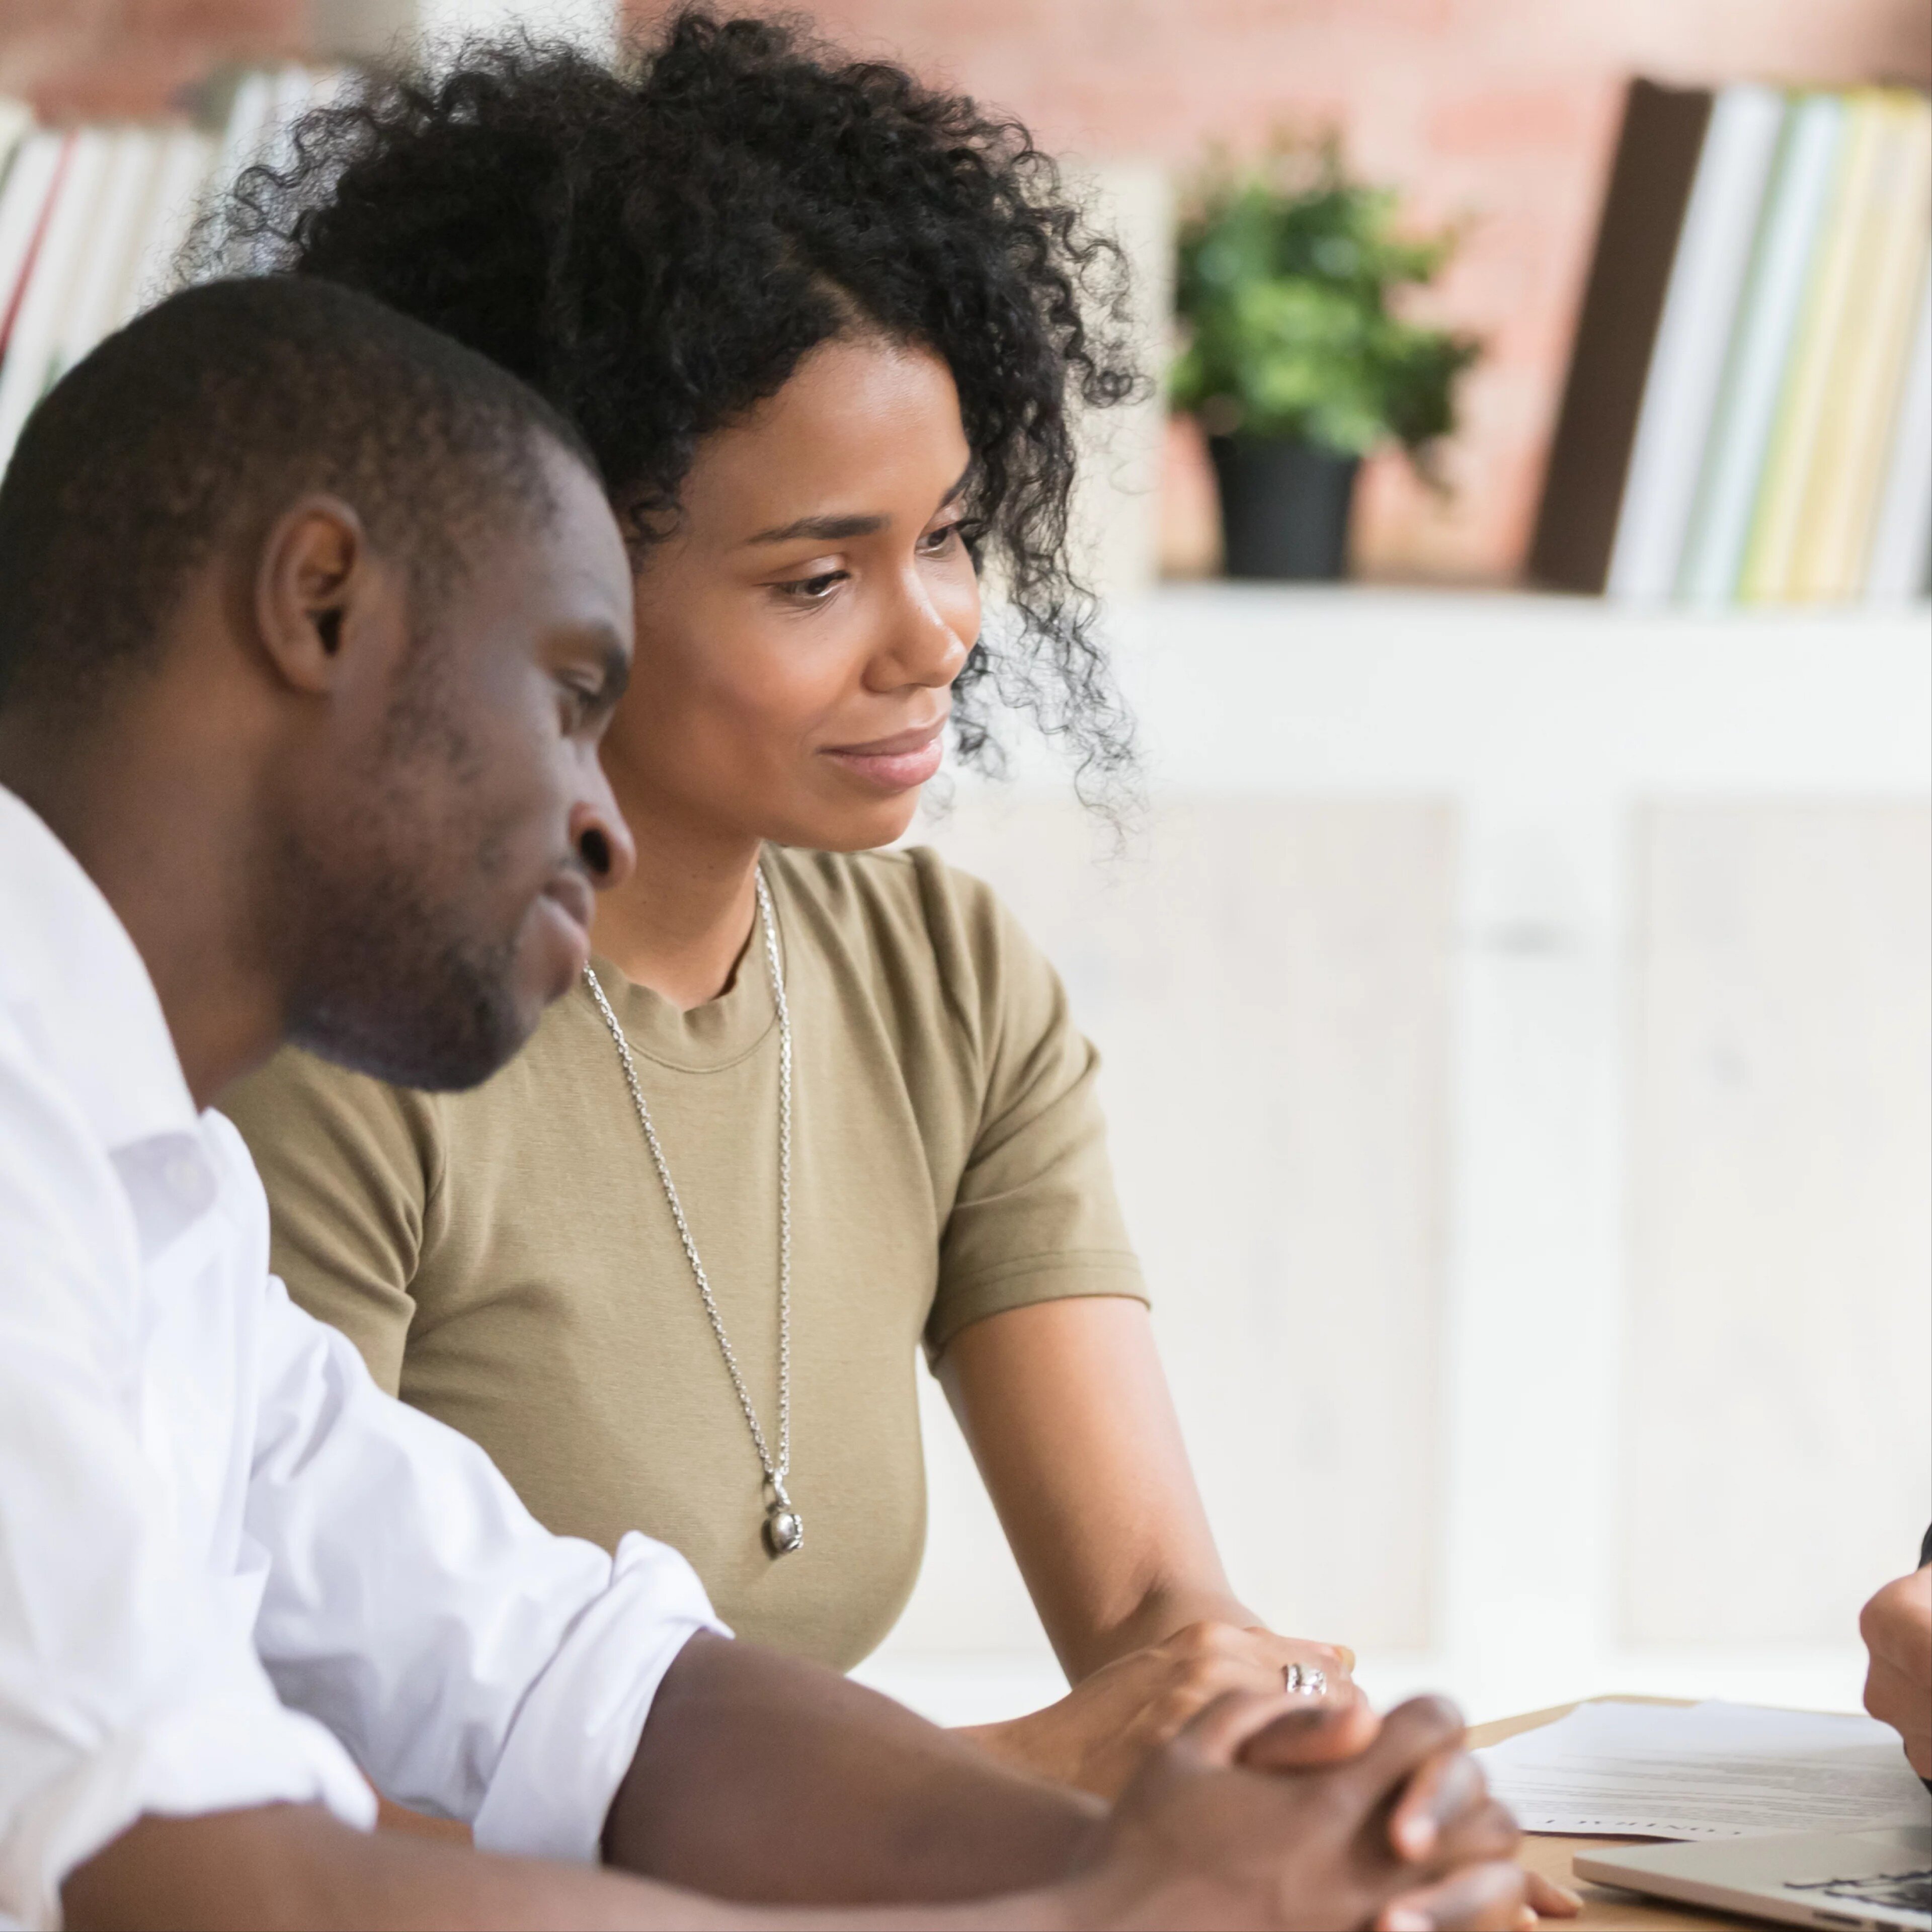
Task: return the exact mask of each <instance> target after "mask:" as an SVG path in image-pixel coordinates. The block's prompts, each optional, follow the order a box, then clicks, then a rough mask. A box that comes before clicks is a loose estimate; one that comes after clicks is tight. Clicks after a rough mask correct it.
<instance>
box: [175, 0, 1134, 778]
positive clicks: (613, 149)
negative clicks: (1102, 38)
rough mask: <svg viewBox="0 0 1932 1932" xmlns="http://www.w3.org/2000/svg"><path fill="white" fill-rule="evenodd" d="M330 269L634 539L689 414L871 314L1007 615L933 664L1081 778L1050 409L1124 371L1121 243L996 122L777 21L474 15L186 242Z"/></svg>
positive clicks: (654, 521) (264, 261)
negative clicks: (958, 490)
mask: <svg viewBox="0 0 1932 1932" xmlns="http://www.w3.org/2000/svg"><path fill="white" fill-rule="evenodd" d="M196 258H198V262H199V267H201V268H202V269H208V268H209V267H218V266H231V267H232V266H236V265H237V264H238V263H241V264H245V265H247V266H253V267H255V268H258V269H260V268H266V269H279V270H283V271H292V272H296V273H298V274H302V275H319V276H325V277H327V278H330V279H331V280H333V281H340V282H345V283H348V284H352V285H353V286H354V287H357V288H359V289H362V290H366V291H367V292H368V293H371V294H373V295H375V296H379V297H380V298H381V299H383V300H384V301H386V302H389V304H390V305H392V307H394V308H398V309H401V310H402V311H404V313H405V314H408V315H411V316H413V317H417V318H418V319H419V320H422V321H424V322H427V323H430V324H431V325H432V326H434V327H436V328H438V329H442V330H443V331H445V332H447V333H448V334H449V335H454V336H455V337H457V338H458V339H459V340H460V341H463V342H465V343H467V344H469V345H470V346H471V347H472V348H475V349H477V350H481V352H482V353H484V354H485V355H487V356H490V357H492V358H493V359H495V360H496V362H499V363H501V364H502V365H504V366H505V368H509V369H511V370H513V371H514V372H515V373H516V374H517V375H519V376H520V377H523V379H524V380H526V381H527V382H529V383H531V384H532V385H533V386H535V388H536V389H538V391H539V392H541V394H542V395H544V396H545V397H546V398H548V400H549V401H550V402H552V403H553V404H555V405H556V407H559V409H560V410H562V412H563V413H564V414H565V416H568V418H569V419H571V421H572V422H574V423H575V424H576V425H577V426H578V428H580V430H581V431H583V435H584V437H585V438H586V440H587V441H588V442H589V445H590V446H591V448H592V450H593V451H594V452H595V454H596V456H597V458H598V461H599V462H600V463H601V466H602V467H603V470H604V478H605V481H606V483H607V486H608V487H609V489H610V495H611V498H612V500H613V503H614V505H616V508H617V510H618V511H619V515H620V517H622V519H623V520H624V522H625V526H626V528H627V530H628V532H629V534H630V535H631V540H632V541H633V542H634V544H637V545H639V546H643V545H647V544H649V542H651V541H652V540H653V539H654V538H657V537H660V536H661V535H663V534H664V533H665V532H666V531H667V529H670V527H671V526H673V525H674V523H675V521H676V516H677V513H678V500H679V490H680V489H681V487H682V483H683V481H684V478H685V475H686V472H688V469H689V467H690V465H691V460H692V458H693V455H694V452H696V450H697V447H698V446H699V444H700V443H701V442H702V441H703V439H704V438H705V437H707V436H709V435H710V434H712V432H714V431H717V430H718V429H720V428H723V427H724V426H725V425H727V424H730V423H731V422H733V421H734V420H735V419H739V418H740V417H742V415H743V414H744V413H745V411H747V410H748V409H750V408H751V407H752V406H753V405H754V404H757V402H759V401H760V400H761V399H763V398H766V397H768V396H770V395H772V394H774V393H775V392H776V391H777V390H778V389H779V388H780V387H781V386H782V385H783V384H784V383H785V381H786V380H787V378H788V377H790V375H791V374H792V372H793V371H794V370H795V369H796V368H797V366H798V365H799V361H800V359H802V357H803V356H805V354H806V353H807V352H808V350H811V349H812V348H813V347H814V346H815V345H817V344H820V343H822V342H824V341H827V340H829V339H830V338H833V337H835V336H838V335H841V334H849V333H850V332H851V331H852V330H853V328H854V327H855V326H856V327H859V328H872V329H877V330H879V331H880V332H883V334H885V335H888V336H889V337H891V338H894V339H895V340H900V341H910V342H916V343H919V344H922V345H923V346H925V347H928V348H929V349H931V350H932V351H934V352H935V353H937V354H938V356H940V357H941V359H943V360H944V362H946V363H947V365H948V366H949V368H950V369H951V371H952V373H953V380H954V382H955V383H956V386H957V388H958V390H959V404H960V410H961V413H962V420H963V423H964V427H965V432H966V437H967V440H968V444H969V446H971V449H972V452H973V455H974V474H973V480H972V483H971V488H970V490H969V496H968V506H967V520H966V524H965V536H966V539H967V541H968V547H969V548H970V549H971V553H972V554H973V556H974V559H975V561H976V562H983V563H984V564H986V565H989V566H990V568H991V570H992V573H993V574H994V575H995V577H996V579H997V580H998V584H999V586H1000V595H1001V600H1002V601H1003V603H1004V606H1005V607H1006V610H1007V621H1006V622H1004V623H1001V624H997V625H995V627H994V629H995V636H994V637H993V638H992V639H990V640H989V638H986V637H983V638H982V639H981V640H980V644H979V645H978V646H977V648H976V649H974V652H973V653H972V655H971V658H969V660H968V664H967V666H966V668H965V671H964V672H963V673H962V675H961V676H960V678H959V682H958V685H956V703H955V709H954V714H953V715H954V718H955V721H956V729H957V734H958V740H959V750H960V752H961V754H962V757H965V759H966V760H968V762H971V763H978V764H980V765H981V766H989V765H991V766H995V767H997V766H998V763H999V762H1000V754H999V748H998V745H997V744H996V743H995V741H994V739H993V737H992V732H991V724H990V719H989V712H990V710H991V709H992V705H991V704H990V703H989V700H991V699H992V698H993V697H995V696H997V698H998V700H1000V701H1001V702H1004V703H1006V704H1008V705H1010V706H1019V707H1020V708H1022V709H1025V710H1027V711H1029V712H1031V713H1032V715H1034V718H1035V719H1036V720H1037V722H1038V723H1039V724H1040V727H1042V728H1043V730H1045V731H1046V732H1047V733H1049V735H1051V736H1055V737H1058V738H1060V739H1063V740H1064V741H1065V742H1067V745H1068V747H1069V748H1070V751H1072V752H1073V754H1074V757H1075V759H1076V763H1077V766H1078V768H1079V774H1080V778H1081V781H1082V787H1083V790H1094V789H1097V790H1099V791H1100V792H1102V793H1105V792H1106V791H1108V790H1110V789H1112V787H1110V785H1109V781H1110V780H1116V779H1120V778H1124V777H1125V776H1127V775H1128V774H1129V773H1130V771H1131V769H1132V763H1133V748H1132V737H1131V731H1130V726H1129V724H1128V721H1127V717H1126V715H1125V713H1124V711H1123V710H1122V709H1121V706H1120V704H1119V703H1118V700H1117V699H1116V697H1115V694H1114V691H1113V688H1112V682H1111V679H1109V676H1108V672H1107V666H1106V659H1105V657H1104V655H1103V652H1102V649H1101V648H1100V644H1099V643H1098V642H1097V637H1096V635H1095V622H1096V610H1095V605H1094V599H1093V598H1092V596H1091V594H1090V593H1089V592H1088V591H1087V590H1086V589H1085V588H1084V587H1083V586H1082V584H1081V583H1079V581H1078V580H1077V579H1076V576H1075V574H1074V573H1073V570H1072V569H1071V568H1070V564H1069V562H1068V556H1067V544H1068V508H1069V502H1070V494H1071V491H1072V487H1073V478H1074V471H1075V437H1074V433H1073V411H1074V410H1075V409H1076V407H1080V406H1087V407H1105V406H1107V405H1109V404H1115V403H1118V402H1120V401H1123V400H1124V399H1125V398H1128V397H1129V396H1130V395H1134V394H1136V392H1138V391H1139V388H1140V378H1139V376H1138V374H1137V373H1136V370H1135V368H1134V367H1133V362H1132V359H1131V357H1130V355H1129V353H1127V347H1126V344H1127V339H1128V338H1127V322H1126V317H1127V309H1126V293H1127V287H1126V272H1125V264H1124V260H1123V258H1122V256H1121V251H1120V250H1119V248H1118V246H1117V245H1115V243H1114V242H1112V240H1111V239H1109V238H1108V237H1107V236H1105V235H1104V234H1102V233H1097V232H1096V231H1095V230H1094V229H1093V228H1091V227H1090V226H1088V223H1087V222H1086V221H1085V219H1084V217H1083V215H1082V211H1081V210H1080V208H1079V206H1078V205H1077V203H1076V202H1075V200H1074V199H1073V198H1072V197H1071V196H1070V195H1069V193H1067V190H1066V189H1065V188H1064V186H1063V184H1062V181H1061V175H1060V171H1059V169H1058V167H1057V166H1056V165H1055V162H1054V160H1053V159H1052V157H1050V156H1049V155H1047V154H1043V153H1042V152H1041V151H1040V149H1039V148H1037V147H1036V146H1035V145H1034V142H1033V140H1032V138H1031V136H1030V135H1029V134H1028V132H1027V130H1026V129H1025V127H1022V126H1021V125H1020V124H1019V122H1017V121H1013V120H1010V119H1007V118H1000V117H998V116H995V115H990V114H989V113H986V111H985V110H983V109H982V108H981V107H980V106H979V105H978V104H976V103H975V102H974V101H972V100H971V99H970V98H967V97H965V96H964V95H957V94H947V93H944V92H938V91H937V90H935V89H930V88H927V87H925V86H921V85H920V84H919V83H918V82H917V81H916V80H914V79H913V77H911V76H910V74H907V73H905V72H904V71H902V70H901V69H900V68H897V67H895V66H892V65H886V64H884V63H882V62H854V61H851V60H849V59H847V58H844V56H842V55H839V54H838V53H837V52H835V50H834V49H829V48H828V47H826V46H823V44H822V43H819V42H817V41H816V40H814V39H813V38H811V36H810V34H809V32H808V30H807V28H805V26H804V25H803V24H802V23H799V22H796V21H789V20H772V19H769V18H762V17H761V18H755V19H754V18H721V17H718V16H717V15H715V13H712V11H710V10H709V9H708V8H706V7H691V8H687V9H685V10H680V11H679V13H676V15H675V16H674V17H673V18H672V19H671V20H670V22H669V23H668V24H667V26H665V27H664V28H663V29H662V31H661V32H660V33H659V34H658V35H657V36H656V37H655V38H654V39H653V40H651V41H649V42H643V43H637V44H635V45H634V46H632V47H631V49H630V50H629V52H628V54H627V55H626V56H625V58H623V59H622V60H621V61H619V62H616V63H614V64H606V63H605V62H602V61H600V60H598V58H595V57H593V56H592V55H589V54H586V53H585V52H583V51H581V50H580V49H575V48H573V47H571V46H568V45H565V44H559V43H548V42H544V41H539V40H533V39H531V38H529V37H516V38H512V39H509V40H496V41H484V42H477V41H472V42H470V43H467V44H466V46H464V47H463V49H462V50H461V52H460V54H459V55H458V57H457V58H456V59H455V62H454V64H453V65H445V66H444V67H443V68H442V69H441V70H440V71H439V72H437V73H435V74H427V73H425V74H396V75H391V76H388V77H377V78H373V79H372V80H371V81H370V82H369V83H368V84H367V86H365V87H364V88H363V89H361V90H360V91H359V93H358V94H357V95H356V97H355V98H352V99H350V100H349V101H346V102H344V103H342V104H337V105H334V106H331V107H324V108H321V109H318V110H314V111H312V112H311V113H309V114H308V115H305V117H304V118H303V119H302V121H301V122H300V123H299V124H298V126H297V127H296V130H295V132H294V136H293V142H292V143H291V145H290V147H289V148H288V149H287V154H286V157H285V159H284V160H283V161H282V162H281V163H279V164H277V163H264V164H263V165H260V166H256V167H254V168H251V169H248V170H247V171H246V172H245V173H244V174H243V175H242V177H241V178H240V180H239V182H238V184H236V187H235V189H234V190H233V192H232V193H231V194H230V196H229V198H228V199H227V201H226V203H225V204H223V205H220V206H219V207H217V208H216V209H215V210H214V211H213V212H212V214H211V215H210V216H209V217H206V218H205V220H204V221H203V223H202V228H201V230H200V233H199V237H198V239H197V241H196V243H195V244H194V245H193V255H192V256H191V258H190V259H191V261H193V260H196Z"/></svg>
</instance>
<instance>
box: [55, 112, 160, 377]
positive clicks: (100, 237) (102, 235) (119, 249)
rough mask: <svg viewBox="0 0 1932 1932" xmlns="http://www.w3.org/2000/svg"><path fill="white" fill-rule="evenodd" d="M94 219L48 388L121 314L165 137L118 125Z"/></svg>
mask: <svg viewBox="0 0 1932 1932" xmlns="http://www.w3.org/2000/svg"><path fill="white" fill-rule="evenodd" d="M107 141H108V154H107V161H106V163H105V164H104V168H103V170H102V175H101V187H100V190H99V193H98V195H97V196H96V198H95V205H94V210H93V213H92V216H91V217H90V219H89V230H88V236H87V245H86V248H85V250H84V251H83V253H82V254H81V257H80V261H79V263H78V264H77V269H76V273H75V275H74V284H73V286H72V287H71V289H70V290H69V291H68V299H67V301H66V302H65V305H64V308H63V313H62V316H61V318H60V323H59V327H58V334H57V335H56V338H55V341H54V344H53V345H52V353H51V354H50V355H49V357H48V360H47V370H46V377H45V378H44V380H43V389H47V388H51V387H52V385H53V384H54V383H57V382H58V381H59V380H60V379H61V377H63V376H64V375H65V374H67V372H68V370H70V369H71V368H73V367H74V365H75V364H76V363H77V362H79V361H80V359H81V358H82V357H83V356H85V355H86V353H87V352H88V351H89V350H90V349H92V347H94V346H95V344H96V343H97V342H98V341H100V340H101V338H102V337H103V336H104V335H107V332H108V331H109V330H110V329H112V328H113V326H114V324H115V318H116V317H118V315H119V314H120V313H121V302H122V301H123V299H124V296H125V293H126V290H127V283H128V282H129V281H130V279H131V278H133V272H134V267H135V263H136V259H137V257H138V254H139V245H140V233H141V225H142V217H143V216H144V215H145V214H146V212H147V205H148V199H149V197H150V196H151V194H152V193H153V192H154V170H155V166H156V163H157V162H158V160H160V145H161V137H160V134H159V133H157V132H155V131H153V130H150V129H148V128H145V127H120V128H116V129H115V130H114V131H113V133H110V134H109V136H107Z"/></svg>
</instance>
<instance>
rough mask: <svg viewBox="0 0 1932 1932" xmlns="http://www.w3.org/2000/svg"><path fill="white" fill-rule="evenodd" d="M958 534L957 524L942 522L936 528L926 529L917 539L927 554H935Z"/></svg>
mask: <svg viewBox="0 0 1932 1932" xmlns="http://www.w3.org/2000/svg"><path fill="white" fill-rule="evenodd" d="M958 535H959V525H958V524H957V523H942V524H941V525H940V526H939V528H938V529H936V530H928V531H927V532H926V534H925V535H924V536H922V537H921V538H919V548H920V549H921V550H924V551H925V552H926V553H927V554H928V555H929V556H938V553H940V552H941V550H944V549H945V547H947V544H950V543H951V542H952V541H953V539H954V538H956V537H957V536H958Z"/></svg>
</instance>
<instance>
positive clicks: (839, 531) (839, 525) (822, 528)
mask: <svg viewBox="0 0 1932 1932" xmlns="http://www.w3.org/2000/svg"><path fill="white" fill-rule="evenodd" d="M972 476H973V466H972V464H971V463H968V464H967V466H966V467H965V469H962V470H961V471H960V472H959V475H958V476H957V477H956V478H954V479H953V487H952V488H950V490H947V493H946V494H945V495H944V496H942V497H941V498H940V499H939V507H940V508H941V509H942V510H943V509H944V508H946V506H947V505H948V504H949V503H952V502H957V501H958V499H959V495H960V493H961V492H962V490H964V489H965V487H966V485H967V484H968V483H969V482H970V481H971V480H972ZM891 521H892V519H891V517H888V516H885V515H883V514H880V513H878V512H877V511H874V512H872V513H871V514H867V515H864V516H844V517H832V516H825V517H795V518H794V519H793V520H792V521H791V522H790V523H779V524H777V525H775V526H774V527H772V529H768V530H760V531H759V532H758V533H757V535H755V536H748V537H747V538H745V542H747V543H748V544H778V543H796V542H798V541H800V540H801V539H802V538H806V537H809V538H811V540H812V541H814V542H815V543H843V542H844V541H847V540H848V539H849V538H853V537H871V536H877V535H878V533H879V532H880V531H881V530H882V529H884V528H885V527H886V525H887V524H888V523H890V522H891Z"/></svg>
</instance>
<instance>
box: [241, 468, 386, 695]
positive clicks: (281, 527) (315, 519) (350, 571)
mask: <svg viewBox="0 0 1932 1932" xmlns="http://www.w3.org/2000/svg"><path fill="white" fill-rule="evenodd" d="M381 575H382V571H381V570H380V567H379V566H378V565H377V563H376V562H375V559H374V556H373V553H371V549H370V545H369V538H368V533H367V532H365V530H364V529H363V527H362V518H361V517H359V516H357V515H356V512H355V511H353V509H352V508H350V506H349V505H347V503H345V502H343V500H342V499H341V497H339V496H327V495H323V494H320V493H317V494H313V495H310V496H304V497H302V499H300V500H299V501H298V502H295V503H293V504H292V505H290V507H289V508H287V510H285V511H283V513H282V514H281V515H280V516H279V517H277V518H276V519H275V522H274V523H273V524H272V525H271V526H270V527H269V532H268V535H267V536H266V538H265V539H264V540H263V545H262V549H261V553H260V558H259V559H258V562H257V567H256V571H255V586H254V616H255V629H256V634H257V636H258V637H259V638H260V640H261V646H262V649H263V654H264V655H266V658H268V660H269V663H270V664H272V666H273V667H274V669H275V671H276V672H277V673H278V674H279V675H280V676H281V677H282V679H284V681H285V682H287V683H288V684H290V685H293V687H294V688H296V690H298V691H310V692H314V693H317V694H320V693H322V692H324V691H330V690H332V689H333V688H335V685H336V683H337V682H338V679H339V677H340V676H341V668H342V643H343V639H344V635H345V634H347V632H348V631H350V628H352V627H353V625H354V623H355V621H356V617H357V616H358V615H359V613H361V611H362V609H363V607H365V606H368V605H371V604H374V602H375V601H377V598H379V596H380V587H379V584H378V583H377V580H378V579H379V578H380V577H381Z"/></svg>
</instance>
